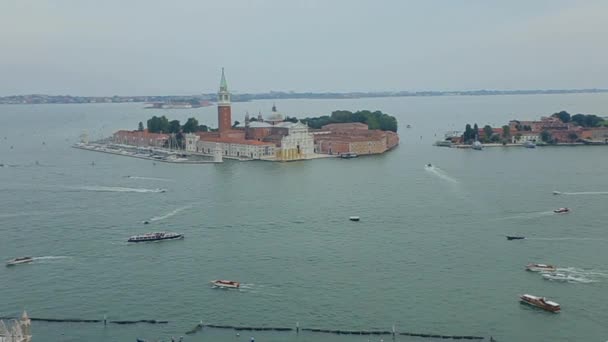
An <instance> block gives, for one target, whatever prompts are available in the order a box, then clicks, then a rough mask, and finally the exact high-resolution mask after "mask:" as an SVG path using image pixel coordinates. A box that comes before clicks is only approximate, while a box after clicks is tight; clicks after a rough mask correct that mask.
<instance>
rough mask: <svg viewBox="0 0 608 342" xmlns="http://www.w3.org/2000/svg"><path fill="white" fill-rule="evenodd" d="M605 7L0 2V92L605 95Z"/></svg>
mask: <svg viewBox="0 0 608 342" xmlns="http://www.w3.org/2000/svg"><path fill="white" fill-rule="evenodd" d="M605 13H608V3H606V2H604V1H597V0H591V1H585V2H572V1H567V0H553V1H549V0H539V1H534V2H527V1H523V0H515V1H509V2H506V1H505V2H491V3H490V2H485V1H481V0H472V1H466V2H450V1H439V0H436V1H397V0H389V1H384V2H381V3H378V2H372V1H356V2H350V1H346V0H337V1H331V2H326V1H321V0H301V1H293V2H285V1H279V0H266V1H236V0H234V1H231V0H229V1H194V0H183V1H177V2H173V3H167V2H164V1H139V0H137V1H129V2H121V1H118V0H108V1H104V2H88V1H71V0H59V1H54V2H51V1H43V0H37V1H36V0H34V1H27V2H25V1H19V0H6V1H2V2H1V3H0V23H2V24H1V26H2V27H4V29H2V30H0V45H1V46H2V47H3V49H2V54H0V75H2V77H1V78H0V96H10V95H23V94H50V95H60V94H69V95H74V96H113V95H119V96H144V95H164V94H166V95H193V94H206V93H214V92H215V91H216V90H217V85H218V80H219V75H220V73H221V68H222V67H225V68H226V75H227V77H228V78H229V79H230V88H231V89H232V90H233V91H234V92H235V93H265V92H269V91H272V90H274V91H285V92H289V91H294V92H299V93H301V92H315V93H321V92H340V93H344V92H359V91H360V92H384V91H388V92H390V91H412V92H416V91H426V90H434V91H462V90H465V91H466V90H479V89H491V90H515V89H590V88H608V81H607V80H608V65H607V64H606V63H604V61H605V60H607V59H608V46H607V45H606V44H604V40H605V37H606V36H608V22H606V21H605V18H604V17H605Z"/></svg>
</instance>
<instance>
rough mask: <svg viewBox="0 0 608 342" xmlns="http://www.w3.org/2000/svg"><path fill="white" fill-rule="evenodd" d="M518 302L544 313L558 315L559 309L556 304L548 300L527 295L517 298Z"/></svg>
mask: <svg viewBox="0 0 608 342" xmlns="http://www.w3.org/2000/svg"><path fill="white" fill-rule="evenodd" d="M519 300H520V302H521V303H523V304H528V305H530V306H534V307H537V308H540V309H543V310H546V311H550V312H555V313H558V312H560V310H561V307H560V305H559V304H558V303H556V302H553V301H550V300H548V299H547V298H545V297H537V296H533V295H529V294H525V295H521V296H519Z"/></svg>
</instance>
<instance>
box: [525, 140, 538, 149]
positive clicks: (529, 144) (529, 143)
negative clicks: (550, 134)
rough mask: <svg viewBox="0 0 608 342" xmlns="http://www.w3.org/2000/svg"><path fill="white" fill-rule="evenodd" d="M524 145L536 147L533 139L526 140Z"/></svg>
mask: <svg viewBox="0 0 608 342" xmlns="http://www.w3.org/2000/svg"><path fill="white" fill-rule="evenodd" d="M523 146H524V147H525V148H536V144H535V143H534V142H533V141H526V142H524V144H523Z"/></svg>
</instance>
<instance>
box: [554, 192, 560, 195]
mask: <svg viewBox="0 0 608 342" xmlns="http://www.w3.org/2000/svg"><path fill="white" fill-rule="evenodd" d="M553 194H554V195H561V194H562V193H561V192H559V191H553Z"/></svg>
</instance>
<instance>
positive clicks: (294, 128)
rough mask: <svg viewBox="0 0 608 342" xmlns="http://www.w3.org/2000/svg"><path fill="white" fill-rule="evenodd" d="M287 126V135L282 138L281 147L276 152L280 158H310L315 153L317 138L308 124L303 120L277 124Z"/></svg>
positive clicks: (277, 125) (282, 126)
mask: <svg viewBox="0 0 608 342" xmlns="http://www.w3.org/2000/svg"><path fill="white" fill-rule="evenodd" d="M275 127H279V128H287V135H285V136H283V137H282V138H281V147H280V148H279V149H278V151H277V153H276V157H277V159H278V160H298V159H309V158H311V157H312V156H313V155H314V153H315V140H314V136H313V134H312V133H310V132H309V131H308V126H307V125H305V124H303V123H301V122H296V123H293V122H281V123H278V124H276V125H275Z"/></svg>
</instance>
